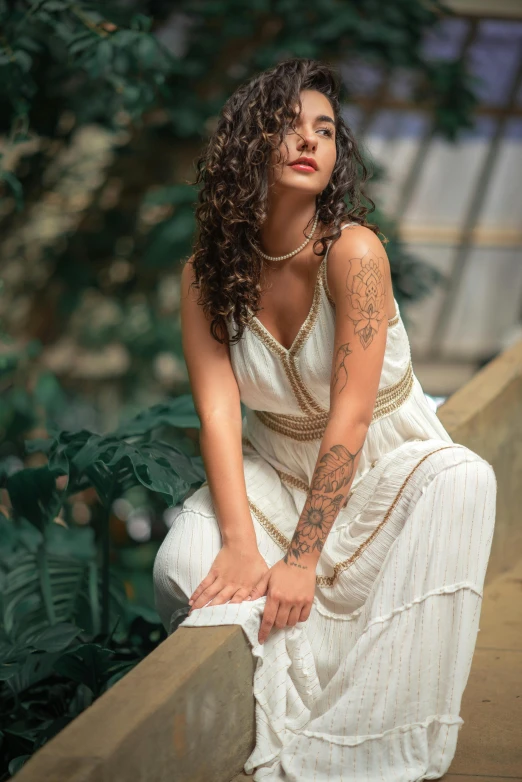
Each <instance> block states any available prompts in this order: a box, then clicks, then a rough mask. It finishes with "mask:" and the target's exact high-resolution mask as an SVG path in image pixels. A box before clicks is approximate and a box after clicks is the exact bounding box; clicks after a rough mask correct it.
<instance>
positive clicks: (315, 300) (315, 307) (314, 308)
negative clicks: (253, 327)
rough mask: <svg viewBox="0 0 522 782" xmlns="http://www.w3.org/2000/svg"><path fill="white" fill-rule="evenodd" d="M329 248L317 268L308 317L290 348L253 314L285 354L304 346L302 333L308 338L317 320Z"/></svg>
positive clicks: (254, 319) (274, 344)
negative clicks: (301, 340)
mask: <svg viewBox="0 0 522 782" xmlns="http://www.w3.org/2000/svg"><path fill="white" fill-rule="evenodd" d="M329 249H330V244H329V245H328V247H327V249H326V252H325V254H324V256H323V260H322V261H321V263H320V264H319V267H318V269H317V276H316V278H315V285H314V293H313V297H312V304H311V306H310V309H309V310H308V314H307V316H306V318H305V319H304V321H303V323H302V324H301V326H300V328H299V330H298V332H297V334H296V335H295V337H294V339H293V340H292V344H291V345H290V347H289V348H287V347H285V346H284V345H283V344H282V343H281V342H279V340H278V339H276V338H275V337H274V335H273V334H272V333H271V332H270V331H269V330H268V329H267V327H266V326H265V325H264V324H263V323H261V321H260V320H259V318H258V317H257V315H253V316H252V320H253V321H254V323H255V324H257V325H258V326H259V328H260V329H261V331H262V332H263V334H265V336H266V337H267V338H268V340H269V342H270V343H271V344H272V345H273V346H274V347H275V348H276V350H277V351H278V352H282V353H284V355H285V356H292V355H294V354H295V353H296V352H298V350H299V348H300V347H301V346H302V344H304V340H303V342H302V343H301V344H300V342H299V341H300V339H301V337H302V335H303V334H304V335H305V339H306V336H307V334H306V331H307V330H308V329H311V328H312V326H313V324H314V321H315V318H316V317H317V314H318V311H319V304H320V294H321V291H320V288H321V283H322V278H323V266H324V264H325V262H326V258H327V256H328V250H329Z"/></svg>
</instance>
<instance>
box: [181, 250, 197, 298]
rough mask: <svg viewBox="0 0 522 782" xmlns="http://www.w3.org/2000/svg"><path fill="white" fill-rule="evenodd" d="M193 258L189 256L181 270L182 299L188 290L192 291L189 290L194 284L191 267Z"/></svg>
mask: <svg viewBox="0 0 522 782" xmlns="http://www.w3.org/2000/svg"><path fill="white" fill-rule="evenodd" d="M193 258H194V256H193V255H191V256H190V258H189V259H188V260H187V261H185V262H184V264H183V268H182V270H181V296H182V298H185V297H186V296H187V295H188V294H189V292H190V290H193V289H191V288H190V286H191V285H192V283H193V282H194V267H193V265H192V260H193Z"/></svg>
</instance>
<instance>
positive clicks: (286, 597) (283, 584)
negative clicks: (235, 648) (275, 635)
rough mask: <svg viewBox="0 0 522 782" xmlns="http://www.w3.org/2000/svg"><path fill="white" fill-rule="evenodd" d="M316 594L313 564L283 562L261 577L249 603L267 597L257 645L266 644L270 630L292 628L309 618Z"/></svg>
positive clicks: (282, 560)
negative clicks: (274, 627) (273, 628)
mask: <svg viewBox="0 0 522 782" xmlns="http://www.w3.org/2000/svg"><path fill="white" fill-rule="evenodd" d="M314 593H315V567H314V566H313V565H312V564H306V565H297V566H296V565H292V564H288V565H287V564H286V562H285V561H284V559H280V560H279V562H276V564H275V565H274V566H273V567H271V568H270V570H269V571H268V572H267V573H265V575H263V576H262V577H261V580H260V581H259V583H258V584H257V585H256V586H255V587H254V589H253V590H252V592H251V593H250V598H251V599H252V600H257V599H258V598H260V597H263V596H264V595H265V594H267V601H266V603H265V610H264V613H263V621H262V622H261V627H260V628H259V636H258V640H259V643H260V644H262V643H264V642H265V639H266V637H267V636H268V634H269V632H270V630H271V629H272V627H273V626H274V625H275V626H276V627H277V628H281V627H286V626H287V625H288V626H289V627H294V626H295V625H296V624H297V622H304V621H305V620H306V619H308V617H309V616H310V611H311V610H312V602H313V599H314Z"/></svg>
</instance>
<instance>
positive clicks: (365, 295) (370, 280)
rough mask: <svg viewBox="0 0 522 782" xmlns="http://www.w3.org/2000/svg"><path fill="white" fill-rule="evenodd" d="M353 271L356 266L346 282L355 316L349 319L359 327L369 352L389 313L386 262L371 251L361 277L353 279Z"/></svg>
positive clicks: (361, 270)
mask: <svg viewBox="0 0 522 782" xmlns="http://www.w3.org/2000/svg"><path fill="white" fill-rule="evenodd" d="M351 267H352V264H350V271H349V272H348V275H347V278H346V288H347V291H348V297H349V299H350V304H351V306H352V309H353V313H354V314H353V315H350V316H349V317H350V320H352V321H353V323H354V324H355V333H356V335H358V337H359V340H360V342H361V345H362V346H363V348H364V350H366V348H367V347H368V346H369V345H371V343H372V341H373V338H374V336H375V335H376V334H377V332H378V330H379V326H380V325H381V323H382V321H383V320H384V317H385V312H386V308H385V302H386V290H385V282H384V274H383V272H382V268H383V261H382V259H380V258H377V257H376V256H375V255H374V254H373V253H372V252H371V251H368V252H367V253H366V255H365V256H364V257H363V258H361V259H360V270H359V272H358V273H357V274H354V275H353V276H352V274H351Z"/></svg>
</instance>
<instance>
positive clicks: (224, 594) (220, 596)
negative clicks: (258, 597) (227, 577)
mask: <svg viewBox="0 0 522 782" xmlns="http://www.w3.org/2000/svg"><path fill="white" fill-rule="evenodd" d="M236 590H237V587H235V586H227V587H222V589H221V592H218V593H217V595H215V596H214V597H213V598H212V599H211V603H210V604H211V605H213V606H219V605H223V603H226V602H228V600H230V598H231V597H232V595H234V594H235V592H236ZM209 602H210V601H209Z"/></svg>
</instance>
